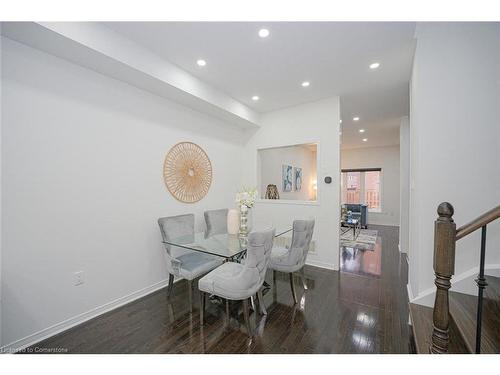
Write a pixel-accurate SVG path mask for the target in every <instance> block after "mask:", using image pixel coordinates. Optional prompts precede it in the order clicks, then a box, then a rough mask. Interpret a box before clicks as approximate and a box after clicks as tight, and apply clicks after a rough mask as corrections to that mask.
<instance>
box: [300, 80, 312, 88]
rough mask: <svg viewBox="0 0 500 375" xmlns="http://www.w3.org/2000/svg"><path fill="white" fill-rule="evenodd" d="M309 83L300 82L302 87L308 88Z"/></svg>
mask: <svg viewBox="0 0 500 375" xmlns="http://www.w3.org/2000/svg"><path fill="white" fill-rule="evenodd" d="M310 84H311V83H310V82H309V81H304V82H302V87H309V85H310Z"/></svg>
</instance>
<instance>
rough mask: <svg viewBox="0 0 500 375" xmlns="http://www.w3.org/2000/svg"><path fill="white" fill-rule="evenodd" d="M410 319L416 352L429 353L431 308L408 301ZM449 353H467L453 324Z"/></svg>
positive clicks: (451, 326)
mask: <svg viewBox="0 0 500 375" xmlns="http://www.w3.org/2000/svg"><path fill="white" fill-rule="evenodd" d="M410 319H411V322H412V330H413V336H414V337H415V346H416V349H417V353H418V354H429V348H430V345H431V336H432V308H431V307H427V306H422V305H417V304H415V303H410ZM448 352H449V353H450V354H465V353H469V352H468V351H467V348H466V346H465V343H464V342H463V340H462V338H461V336H460V333H459V332H458V330H457V327H455V325H454V324H450V347H449V350H448Z"/></svg>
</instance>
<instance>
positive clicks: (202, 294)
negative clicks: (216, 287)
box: [200, 292, 205, 325]
mask: <svg viewBox="0 0 500 375" xmlns="http://www.w3.org/2000/svg"><path fill="white" fill-rule="evenodd" d="M204 324H205V292H200V325H204Z"/></svg>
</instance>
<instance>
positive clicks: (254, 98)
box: [252, 95, 260, 102]
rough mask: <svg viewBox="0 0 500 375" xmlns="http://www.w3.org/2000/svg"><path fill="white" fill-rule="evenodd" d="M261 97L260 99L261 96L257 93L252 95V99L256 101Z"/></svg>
mask: <svg viewBox="0 0 500 375" xmlns="http://www.w3.org/2000/svg"><path fill="white" fill-rule="evenodd" d="M259 99H260V98H259V97H258V96H257V95H254V96H252V100H253V101H254V102H256V101H257V100H259Z"/></svg>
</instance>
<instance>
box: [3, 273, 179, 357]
mask: <svg viewBox="0 0 500 375" xmlns="http://www.w3.org/2000/svg"><path fill="white" fill-rule="evenodd" d="M177 281H178V280H174V283H175V282H177ZM167 285H168V279H164V280H161V281H159V282H157V283H155V284H153V285H150V286H147V287H145V288H142V289H140V290H137V291H135V292H132V293H130V294H127V295H125V296H123V297H119V298H117V299H115V300H113V301H111V302H108V303H105V304H104V305H101V306H98V307H95V308H93V309H91V310H89V311H87V312H84V313H82V314H78V315H76V316H73V317H71V318H69V319H66V320H63V321H62V322H59V323H56V324H54V325H52V326H50V327H47V328H44V329H42V330H40V331H38V332H35V333H32V334H30V335H28V336H26V337H23V338H22V339H19V340H16V341H14V342H11V343H10V344H6V345H4V346H2V347H1V348H0V353H13V352H16V351H19V350H21V349H24V348H27V347H29V346H31V345H33V344H36V343H37V342H40V341H42V340H45V339H47V338H49V337H51V336H54V335H57V334H58V333H61V332H63V331H66V330H68V329H70V328H72V327H75V326H77V325H79V324H82V323H84V322H86V321H88V320H90V319H93V318H95V317H98V316H99V315H102V314H104V313H107V312H109V311H111V310H114V309H117V308H119V307H121V306H123V305H126V304H127V303H130V302H133V301H135V300H137V299H139V298H141V297H144V296H147V295H148V294H151V293H154V292H156V291H157V290H159V289H162V288H164V287H166V286H167ZM7 349H9V350H8V351H7Z"/></svg>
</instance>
